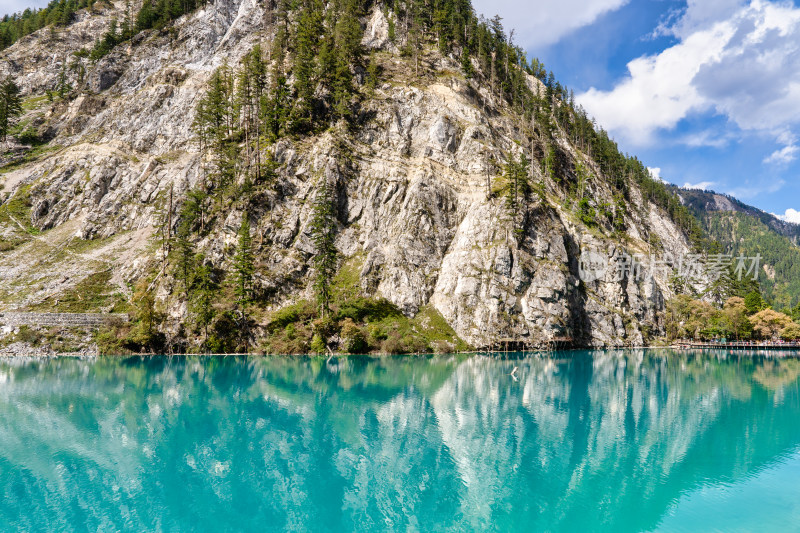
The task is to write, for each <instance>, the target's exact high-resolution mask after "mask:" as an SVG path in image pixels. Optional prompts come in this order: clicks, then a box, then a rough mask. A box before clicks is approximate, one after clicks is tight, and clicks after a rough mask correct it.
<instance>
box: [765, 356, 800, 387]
mask: <svg viewBox="0 0 800 533" xmlns="http://www.w3.org/2000/svg"><path fill="white" fill-rule="evenodd" d="M798 377H800V361H798V360H797V359H783V360H767V361H764V364H763V365H761V366H759V367H758V369H757V370H756V372H755V374H754V375H753V378H754V379H755V380H756V381H757V382H759V383H760V384H761V385H763V386H764V388H765V389H768V390H770V391H780V390H782V389H783V388H784V387H787V386H788V385H792V384H794V383H797V378H798Z"/></svg>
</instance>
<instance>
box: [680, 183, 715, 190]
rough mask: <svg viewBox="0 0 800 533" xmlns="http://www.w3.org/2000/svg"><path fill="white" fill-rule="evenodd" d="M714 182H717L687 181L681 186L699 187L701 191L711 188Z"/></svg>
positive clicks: (687, 187) (685, 187) (688, 187)
mask: <svg viewBox="0 0 800 533" xmlns="http://www.w3.org/2000/svg"><path fill="white" fill-rule="evenodd" d="M716 184H717V182H715V181H701V182H700V183H688V182H687V183H684V184H683V188H684V189H701V190H703V191H707V190H709V189H711V187H713V186H714V185H716Z"/></svg>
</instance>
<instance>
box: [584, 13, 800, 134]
mask: <svg viewBox="0 0 800 533" xmlns="http://www.w3.org/2000/svg"><path fill="white" fill-rule="evenodd" d="M661 31H669V32H670V33H671V34H672V35H674V36H675V37H676V38H677V39H678V42H677V44H675V45H674V46H671V47H670V48H667V49H666V50H664V51H662V52H660V53H659V54H656V55H652V56H643V57H639V58H637V59H634V60H633V61H631V62H630V63H628V71H629V75H628V76H627V77H626V78H625V79H623V80H622V81H621V82H620V83H618V84H617V85H616V87H614V88H613V89H612V90H610V91H600V90H598V89H595V88H592V89H590V90H589V91H587V92H586V93H584V94H581V95H579V96H578V101H579V103H581V104H582V105H583V106H584V107H585V108H586V109H587V110H588V111H589V113H591V114H593V115H594V116H595V117H596V118H597V119H598V121H599V123H600V124H603V125H604V126H605V127H606V128H608V129H609V130H611V131H612V133H616V134H619V135H621V136H622V137H624V138H625V139H626V140H628V141H629V142H632V143H638V144H640V145H644V144H650V143H652V142H653V141H655V140H656V138H657V133H658V132H659V131H660V130H669V129H672V128H674V127H675V126H676V125H677V124H678V123H679V122H680V121H681V120H683V119H685V118H687V117H690V116H692V115H696V114H698V113H707V112H713V113H717V114H720V115H722V116H725V117H727V118H728V119H729V120H730V121H731V122H732V123H734V124H735V126H737V127H738V128H739V129H741V130H749V131H753V132H756V133H759V134H767V135H770V136H772V137H777V136H780V135H784V134H785V133H786V131H787V129H790V128H791V127H793V126H796V125H798V123H800V8H796V7H794V6H792V5H791V4H788V3H780V4H779V3H772V2H767V1H765V0H751V1H750V2H749V3H748V4H744V3H743V2H741V1H738V0H690V1H689V2H688V7H687V8H686V10H685V11H684V13H683V16H681V17H680V18H679V19H678V20H677V22H675V23H674V25H673V26H672V27H670V28H668V29H667V30H661ZM688 140H690V141H691V140H694V141H695V142H699V141H703V140H704V139H702V138H695V139H692V138H690V139H688ZM723 141H724V137H723V138H722V139H721V140H719V142H720V143H722V142H723ZM784 144H786V143H784ZM702 145H707V144H706V143H702Z"/></svg>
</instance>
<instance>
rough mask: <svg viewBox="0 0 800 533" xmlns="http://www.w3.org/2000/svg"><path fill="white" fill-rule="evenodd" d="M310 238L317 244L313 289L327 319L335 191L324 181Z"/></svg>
mask: <svg viewBox="0 0 800 533" xmlns="http://www.w3.org/2000/svg"><path fill="white" fill-rule="evenodd" d="M310 229H311V238H312V240H313V242H314V268H315V271H316V278H315V280H314V289H315V291H316V294H317V302H318V304H319V307H320V315H321V316H322V317H323V318H324V317H325V316H326V315H328V314H329V313H330V301H331V282H332V280H333V276H334V274H335V273H336V256H337V252H336V242H335V239H336V212H335V208H334V203H333V197H332V191H331V188H330V186H329V185H328V182H327V181H326V180H325V179H323V180H322V184H321V185H320V187H319V189H318V190H317V194H316V197H315V198H314V206H313V215H312V219H311V228H310Z"/></svg>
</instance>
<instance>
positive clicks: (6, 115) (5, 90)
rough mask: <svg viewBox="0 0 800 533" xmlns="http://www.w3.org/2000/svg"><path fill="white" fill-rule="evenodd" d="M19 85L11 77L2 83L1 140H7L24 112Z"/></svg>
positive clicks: (0, 88)
mask: <svg viewBox="0 0 800 533" xmlns="http://www.w3.org/2000/svg"><path fill="white" fill-rule="evenodd" d="M19 93H20V89H19V86H17V84H16V83H15V82H14V80H12V79H11V78H6V79H5V81H3V82H2V83H0V141H5V140H6V137H7V136H8V133H9V131H10V130H11V128H13V127H14V125H15V124H16V123H17V117H19V116H20V115H21V114H22V98H20V95H19Z"/></svg>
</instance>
